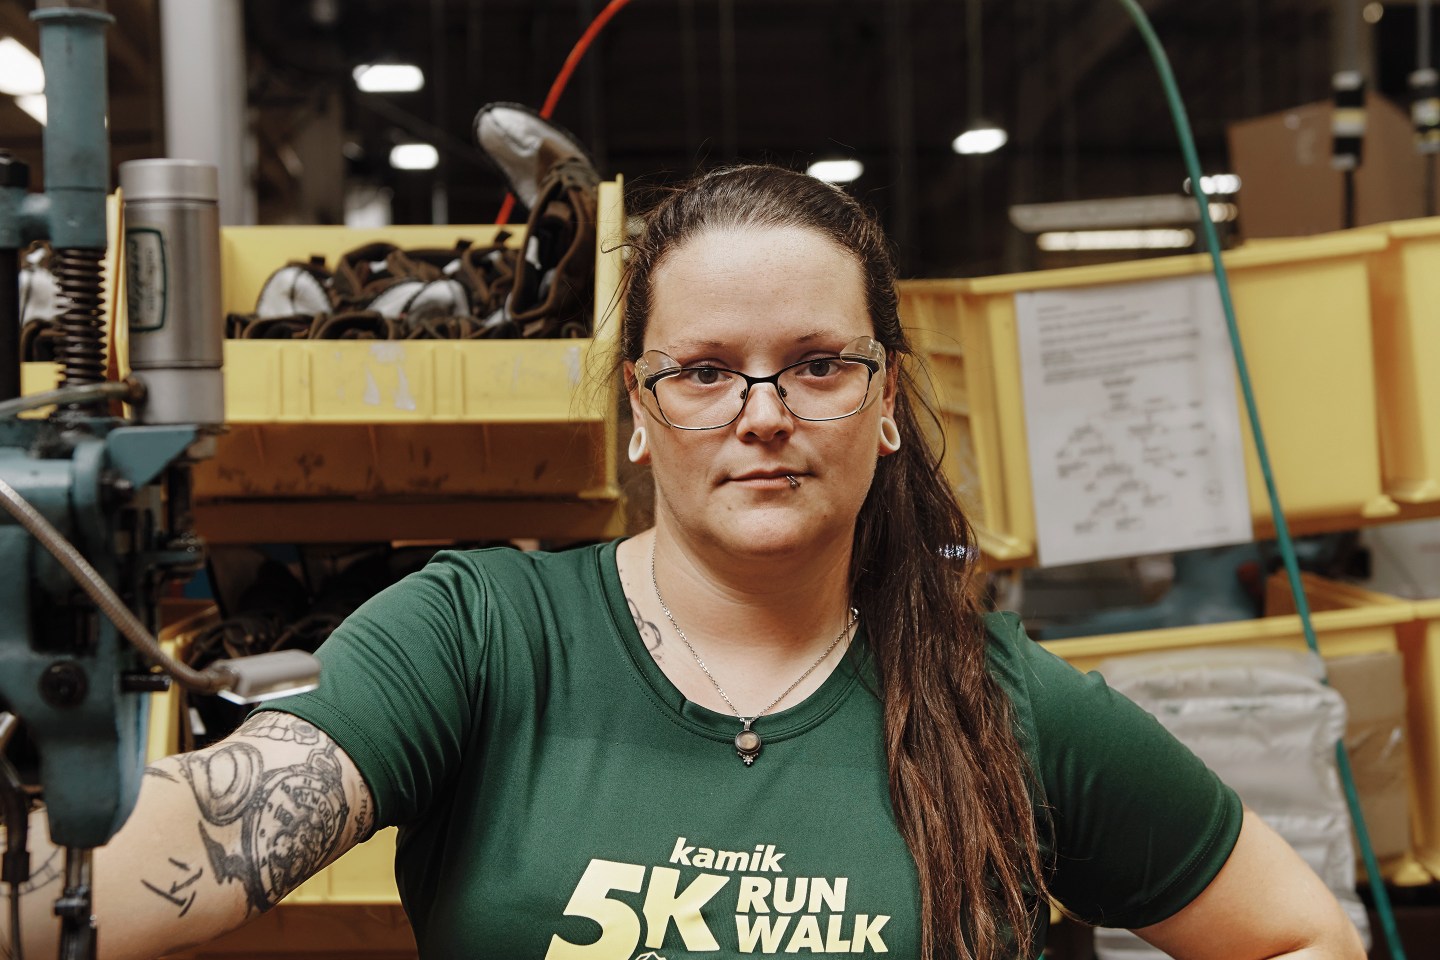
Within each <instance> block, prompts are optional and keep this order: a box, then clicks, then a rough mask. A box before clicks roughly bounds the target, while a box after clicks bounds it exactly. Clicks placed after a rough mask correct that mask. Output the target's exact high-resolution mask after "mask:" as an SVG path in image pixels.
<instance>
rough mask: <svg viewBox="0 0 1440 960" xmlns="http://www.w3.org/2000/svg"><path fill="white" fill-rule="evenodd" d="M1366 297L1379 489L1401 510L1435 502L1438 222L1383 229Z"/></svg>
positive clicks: (1439, 485)
mask: <svg viewBox="0 0 1440 960" xmlns="http://www.w3.org/2000/svg"><path fill="white" fill-rule="evenodd" d="M1377 229H1383V231H1384V233H1385V234H1386V235H1388V237H1389V240H1390V245H1389V247H1388V248H1387V249H1385V250H1384V251H1383V252H1381V253H1380V254H1378V255H1377V256H1376V257H1375V263H1374V269H1373V270H1372V273H1371V278H1372V279H1371V291H1372V295H1373V309H1374V316H1375V369H1376V374H1377V381H1378V385H1379V388H1380V454H1381V463H1382V464H1383V469H1384V475H1385V489H1386V491H1387V492H1388V493H1389V494H1390V496H1392V497H1394V498H1395V499H1396V500H1399V501H1401V502H1404V503H1429V502H1433V501H1437V500H1440V377H1437V376H1436V371H1437V370H1440V323H1437V322H1436V319H1435V305H1436V303H1440V217H1432V218H1430V219H1426V220H1406V221H1402V222H1399V223H1391V224H1386V225H1385V226H1384V227H1383V228H1377Z"/></svg>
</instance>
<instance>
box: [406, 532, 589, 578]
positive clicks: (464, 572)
mask: <svg viewBox="0 0 1440 960" xmlns="http://www.w3.org/2000/svg"><path fill="white" fill-rule="evenodd" d="M606 550H612V551H613V550H614V545H613V544H610V543H601V544H589V545H585V546H579V547H571V548H568V549H563V550H521V549H518V548H516V547H513V546H492V547H476V548H472V549H466V550H458V549H454V550H442V551H440V552H439V553H437V554H435V556H434V557H433V558H431V560H430V563H429V564H427V565H426V567H425V569H424V570H423V571H422V572H423V573H426V574H428V575H429V576H432V577H442V578H448V579H458V580H462V581H465V580H468V581H471V582H480V583H486V584H491V585H494V586H496V587H500V588H505V587H514V586H518V585H521V584H526V585H529V586H531V587H534V586H536V585H541V584H556V585H564V584H573V583H574V582H575V580H576V579H577V578H584V577H587V576H593V575H594V572H595V571H596V570H597V569H598V563H597V560H598V558H599V556H600V554H602V553H603V552H604V551H606Z"/></svg>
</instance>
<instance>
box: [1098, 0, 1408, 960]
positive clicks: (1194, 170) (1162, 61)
mask: <svg viewBox="0 0 1440 960" xmlns="http://www.w3.org/2000/svg"><path fill="white" fill-rule="evenodd" d="M1120 2H1121V3H1122V4H1124V6H1125V9H1126V10H1128V11H1129V12H1130V16H1131V17H1132V18H1134V20H1135V25H1136V26H1137V27H1138V28H1139V29H1140V33H1141V35H1142V36H1143V37H1144V38H1145V45H1146V46H1147V47H1148V48H1149V49H1150V56H1151V57H1152V58H1153V59H1154V61H1155V69H1156V70H1157V71H1158V72H1159V74H1160V83H1161V85H1162V86H1163V87H1164V88H1165V99H1166V100H1167V101H1168V102H1169V105H1170V115H1171V117H1172V118H1173V119H1174V121H1175V130H1176V132H1177V133H1178V134H1179V135H1180V149H1181V151H1182V152H1183V153H1184V155H1185V168H1186V171H1187V172H1188V173H1189V175H1190V184H1191V189H1192V191H1193V193H1194V194H1195V201H1196V203H1197V205H1198V206H1199V208H1200V228H1201V232H1202V233H1203V235H1204V237H1205V246H1206V248H1207V249H1208V250H1209V252H1210V263H1211V265H1212V268H1213V269H1214V271H1215V282H1216V283H1217V284H1218V286H1219V288H1220V304H1221V306H1222V307H1223V308H1224V310H1225V325H1226V327H1227V328H1229V331H1230V346H1231V349H1232V351H1233V352H1234V356H1235V371H1236V374H1237V375H1238V377H1239V379H1240V389H1241V392H1242V393H1243V394H1244V397H1245V411H1246V413H1247V414H1248V415H1249V418H1250V430H1251V433H1252V434H1253V435H1254V437H1255V453H1256V455H1257V456H1258V457H1259V460H1260V470H1261V472H1262V473H1263V474H1264V476H1265V492H1266V494H1268V495H1269V497H1270V513H1271V515H1272V516H1273V517H1274V519H1275V537H1276V539H1277V540H1278V541H1279V542H1280V555H1281V557H1283V558H1284V560H1285V575H1286V576H1287V577H1288V578H1289V580H1290V593H1291V594H1292V595H1293V596H1294V598H1295V611H1296V612H1297V613H1298V614H1299V615H1300V623H1301V626H1302V627H1303V628H1304V631H1305V643H1306V644H1307V645H1308V646H1309V647H1310V649H1311V650H1313V651H1315V653H1316V654H1317V655H1318V654H1319V653H1320V644H1319V642H1318V641H1317V640H1316V639H1315V626H1314V624H1312V623H1311V622H1310V604H1309V603H1308V602H1307V601H1306V599H1305V590H1304V588H1303V587H1302V586H1301V584H1300V564H1299V562H1298V561H1297V560H1296V559H1295V544H1294V543H1293V542H1292V541H1291V539H1290V527H1289V525H1288V524H1287V523H1286V522H1285V513H1284V511H1283V510H1281V509H1280V494H1279V492H1278V491H1277V490H1276V489H1275V476H1274V474H1273V473H1272V472H1271V470H1270V455H1269V453H1267V452H1266V449H1265V434H1264V433H1263V432H1262V431H1261V429H1260V411H1259V409H1258V408H1257V407H1256V405H1255V391H1254V389H1253V388H1252V387H1251V385H1250V370H1249V367H1248V365H1247V364H1246V362H1245V349H1244V347H1242V346H1241V344H1240V327H1239V325H1238V324H1237V323H1236V321H1235V304H1234V303H1233V302H1232V301H1231V299H1230V281H1229V278H1228V276H1227V275H1226V273H1225V262H1224V261H1223V260H1222V259H1221V258H1220V238H1219V236H1218V235H1217V234H1216V233H1215V222H1214V221H1213V220H1211V219H1210V201H1209V197H1207V196H1206V195H1205V191H1204V189H1202V187H1201V185H1200V184H1201V174H1200V158H1199V155H1198V154H1197V153H1196V151H1195V137H1194V135H1193V134H1192V133H1191V132H1190V120H1189V118H1188V116H1187V115H1186V113H1185V104H1184V103H1183V102H1182V101H1181V99H1180V90H1179V87H1178V86H1177V85H1176V83H1175V74H1174V73H1173V72H1172V71H1171V69H1170V60H1169V58H1168V57H1166V56H1165V49H1164V47H1162V46H1161V45H1160V39H1159V38H1158V37H1157V36H1156V35H1155V30H1154V28H1153V27H1151V25H1150V19H1149V18H1148V17H1147V16H1145V11H1144V10H1142V9H1141V8H1140V4H1139V3H1137V2H1136V0H1120ZM1335 758H1336V762H1337V764H1338V765H1339V768H1340V780H1341V782H1342V783H1343V784H1344V786H1345V801H1346V803H1347V804H1348V805H1349V807H1350V820H1351V821H1352V822H1353V823H1354V825H1355V835H1356V837H1357V838H1358V839H1359V841H1360V852H1361V854H1362V855H1363V857H1364V859H1365V872H1366V874H1367V875H1368V876H1369V877H1370V892H1371V894H1372V895H1373V896H1374V898H1375V912H1376V913H1378V914H1379V915H1380V926H1381V927H1382V928H1383V929H1384V931H1385V940H1386V943H1387V944H1388V945H1389V947H1390V956H1391V958H1392V960H1405V948H1404V947H1403V946H1402V945H1401V943H1400V934H1399V932H1398V931H1397V930H1396V928H1395V913H1394V911H1393V910H1391V909H1390V897H1389V894H1388V893H1387V892H1386V890H1385V878H1384V877H1383V876H1381V874H1380V864H1379V863H1378V862H1377V861H1376V859H1375V848H1374V847H1373V846H1371V844H1370V831H1369V830H1367V829H1366V828H1365V815H1364V813H1363V811H1362V810H1361V809H1360V794H1359V793H1358V792H1357V791H1356V789H1355V775H1354V774H1353V773H1352V772H1351V770H1350V757H1349V754H1348V753H1347V752H1346V750H1345V742H1344V740H1341V741H1340V742H1338V743H1336V744H1335Z"/></svg>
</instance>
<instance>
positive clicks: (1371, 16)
mask: <svg viewBox="0 0 1440 960" xmlns="http://www.w3.org/2000/svg"><path fill="white" fill-rule="evenodd" d="M1360 15H1361V16H1363V17H1364V18H1365V22H1366V23H1379V22H1380V18H1381V17H1383V16H1385V4H1383V3H1367V4H1365V9H1364V10H1362V11H1361V14H1360Z"/></svg>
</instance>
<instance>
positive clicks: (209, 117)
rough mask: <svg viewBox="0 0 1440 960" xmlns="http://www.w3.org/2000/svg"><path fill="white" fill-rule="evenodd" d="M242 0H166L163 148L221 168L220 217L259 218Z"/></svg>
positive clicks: (162, 23)
mask: <svg viewBox="0 0 1440 960" xmlns="http://www.w3.org/2000/svg"><path fill="white" fill-rule="evenodd" d="M241 2H242V0H160V44H161V51H162V55H163V64H164V76H165V153H166V155H167V156H170V157H173V158H177V159H184V160H200V161H203V162H205V163H213V164H215V166H217V167H218V168H219V169H220V222H221V223H223V224H226V225H232V224H246V223H254V222H255V186H254V178H253V177H252V175H251V169H252V167H253V156H252V155H253V153H254V151H253V149H252V147H251V143H250V140H251V135H250V129H249V123H248V120H247V107H246V103H245V24H244V20H243V18H242V16H241Z"/></svg>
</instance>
